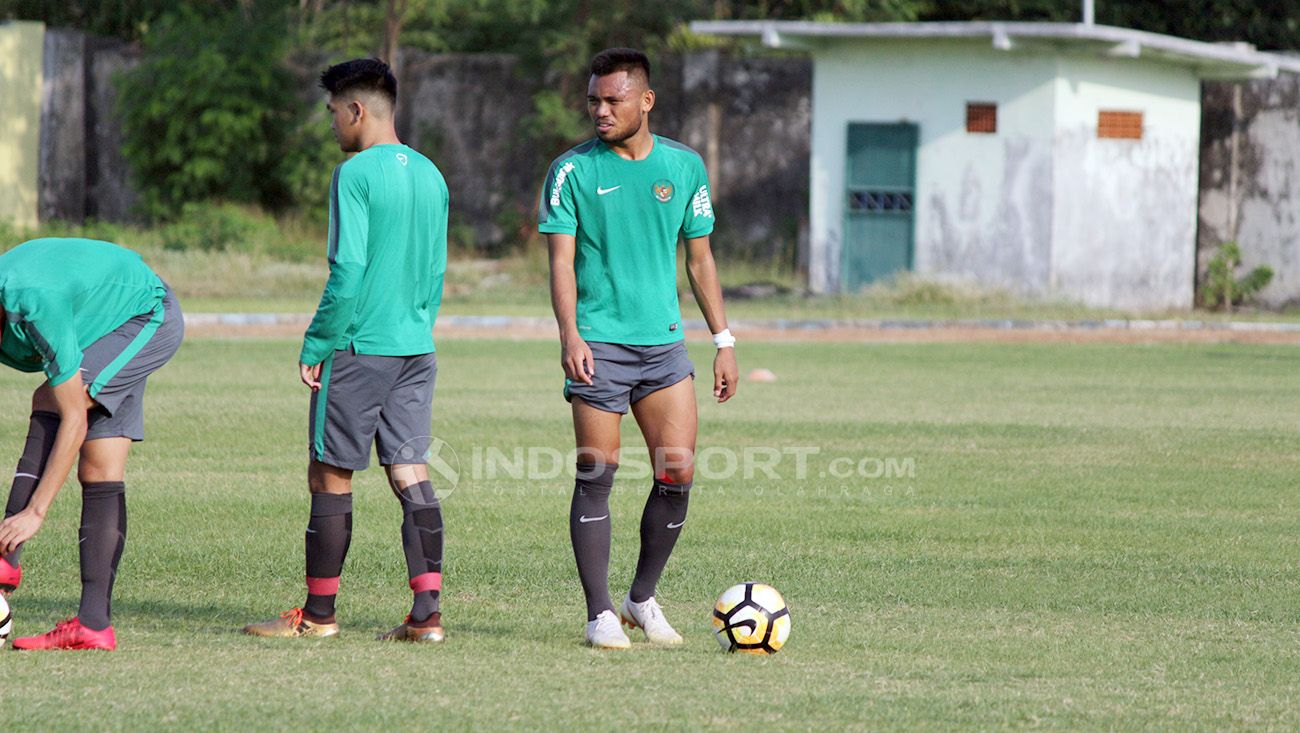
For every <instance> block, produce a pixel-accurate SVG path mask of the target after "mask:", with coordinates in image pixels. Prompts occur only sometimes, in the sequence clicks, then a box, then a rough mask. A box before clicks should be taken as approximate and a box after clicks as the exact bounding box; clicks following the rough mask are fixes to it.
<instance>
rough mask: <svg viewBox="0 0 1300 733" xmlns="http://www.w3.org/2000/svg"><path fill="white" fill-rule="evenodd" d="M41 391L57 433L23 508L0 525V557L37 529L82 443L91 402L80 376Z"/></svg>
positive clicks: (74, 374)
mask: <svg viewBox="0 0 1300 733" xmlns="http://www.w3.org/2000/svg"><path fill="white" fill-rule="evenodd" d="M42 389H47V390H48V391H49V394H50V396H51V398H52V399H53V401H54V408H55V411H56V412H58V413H59V430H58V432H57V433H56V434H55V437H54V447H53V449H52V450H51V451H50V457H49V460H48V461H47V462H46V464H45V471H44V472H43V473H42V474H41V480H40V482H39V483H38V484H37V485H36V491H35V493H33V494H32V498H31V501H29V502H28V504H27V508H26V509H24V510H22V511H21V512H18V513H17V514H15V515H13V516H12V517H9V518H8V519H6V520H4V522H3V523H0V555H3V554H5V553H8V552H11V551H13V550H14V549H15V548H17V547H18V545H20V544H22V543H24V542H26V541H27V540H30V539H31V538H32V537H34V536H35V535H36V533H37V532H38V531H39V530H40V528H41V525H42V524H43V523H44V522H45V515H46V513H47V512H49V510H50V505H52V504H53V503H54V497H56V496H58V494H59V489H61V488H62V487H63V482H64V481H66V480H67V478H68V474H69V473H71V472H72V464H73V461H75V460H76V458H77V453H78V452H80V451H81V445H82V443H84V442H85V440H86V423H87V419H86V411H87V410H89V409H90V408H91V407H92V406H93V405H94V403H93V402H91V400H90V397H88V396H87V395H86V386H85V384H84V383H83V382H82V381H81V373H80V372H77V371H74V372H73V373H72V376H71V377H69V378H67V379H65V380H64V381H62V382H60V383H59V384H57V385H54V386H52V387H42Z"/></svg>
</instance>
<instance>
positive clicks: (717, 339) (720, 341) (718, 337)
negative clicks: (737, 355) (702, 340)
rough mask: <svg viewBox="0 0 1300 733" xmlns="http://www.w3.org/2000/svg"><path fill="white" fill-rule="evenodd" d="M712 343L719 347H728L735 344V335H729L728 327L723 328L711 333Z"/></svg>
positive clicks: (732, 346)
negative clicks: (718, 331)
mask: <svg viewBox="0 0 1300 733" xmlns="http://www.w3.org/2000/svg"><path fill="white" fill-rule="evenodd" d="M713 345H714V346H716V347H718V348H719V349H730V348H734V347H735V346H736V337H735V336H732V335H731V329H730V328H724V329H722V331H721V332H720V333H715V334H713Z"/></svg>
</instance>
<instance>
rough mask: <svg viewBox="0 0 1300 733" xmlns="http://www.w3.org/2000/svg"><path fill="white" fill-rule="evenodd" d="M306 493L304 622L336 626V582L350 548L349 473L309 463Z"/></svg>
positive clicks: (350, 497)
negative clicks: (308, 499)
mask: <svg viewBox="0 0 1300 733" xmlns="http://www.w3.org/2000/svg"><path fill="white" fill-rule="evenodd" d="M307 490H308V491H310V492H311V515H310V517H309V518H308V520H307V531H306V533H305V535H304V538H303V546H304V550H305V558H306V570H307V600H306V601H305V602H304V603H303V604H302V612H303V619H304V620H306V621H308V622H310V623H313V624H323V625H328V624H333V623H335V619H334V610H335V608H334V604H335V600H336V599H337V597H338V592H339V579H340V578H341V577H342V575H343V562H344V561H345V560H346V559H347V555H348V548H349V547H350V546H351V545H352V470H351V469H348V468H340V467H338V466H331V465H329V464H328V463H322V462H320V461H312V462H310V463H309V464H308V465H307Z"/></svg>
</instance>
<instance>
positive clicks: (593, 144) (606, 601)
mask: <svg viewBox="0 0 1300 733" xmlns="http://www.w3.org/2000/svg"><path fill="white" fill-rule="evenodd" d="M654 103H655V93H654V91H653V90H652V89H651V88H650V62H649V60H648V59H647V58H646V56H645V54H642V53H641V52H639V51H635V50H632V49H626V48H614V49H609V50H606V51H602V52H601V53H599V54H597V55H596V57H595V58H594V59H592V62H591V78H590V81H589V83H588V86H587V110H588V112H589V113H590V115H591V119H592V122H593V123H594V124H595V128H596V137H595V138H594V139H592V140H589V141H587V142H585V143H583V144H581V145H579V146H577V147H575V148H573V149H572V150H570V151H568V152H567V153H565V154H564V155H561V156H560V157H559V158H557V159H556V160H555V162H554V163H552V164H551V169H550V174H549V175H548V176H547V178H546V186H545V188H544V189H543V190H542V200H541V206H540V211H539V225H538V229H539V230H540V231H541V232H542V233H543V234H545V235H546V238H547V242H548V245H549V249H550V261H551V301H552V306H553V307H554V309H555V318H556V321H557V322H558V323H559V327H560V344H561V349H562V352H563V353H562V357H561V363H562V365H563V367H564V374H565V377H566V381H565V396H566V397H567V398H568V399H569V401H570V402H571V403H572V410H573V427H574V434H575V438H576V440H577V445H578V465H577V479H576V482H575V486H574V492H573V501H572V504H571V505H570V509H569V534H570V537H571V539H572V541H573V552H574V556H575V558H576V560H577V564H578V577H579V579H580V580H581V582H582V589H583V593H584V594H585V595H586V600H587V629H586V635H587V641H588V643H590V644H591V645H592V646H595V647H598V648H605V649H622V648H626V647H628V646H629V645H630V643H629V640H628V637H627V635H626V634H625V633H624V632H623V629H622V627H621V625H620V623H619V622H620V620H621V621H622V623H625V624H627V625H628V626H629V627H633V628H641V629H642V630H643V631H644V632H645V635H646V638H647V639H649V641H650V642H652V643H655V644H678V643H681V640H682V638H681V636H680V635H678V633H677V632H676V631H675V630H674V629H673V627H672V626H671V625H670V624H669V623H668V622H667V621H666V620H665V619H664V615H663V611H662V609H661V608H660V606H659V604H658V603H657V602H656V601H655V597H654V596H655V586H656V584H657V583H658V581H659V576H660V574H661V573H662V572H663V569H664V566H665V565H666V564H667V562H668V556H669V555H670V554H671V553H672V549H673V545H674V544H675V543H676V542H677V536H678V535H679V534H680V533H681V529H682V525H684V524H685V523H686V504H687V496H688V494H689V492H690V489H691V484H692V481H693V480H694V456H695V435H696V411H695V389H694V386H693V384H692V378H693V377H694V374H695V372H694V367H693V366H692V364H691V361H690V359H689V358H687V355H686V347H685V344H684V343H683V341H682V339H683V334H682V322H681V309H680V306H679V305H678V302H677V242H678V236H679V235H680V236H682V237H684V238H685V239H686V272H687V274H688V276H689V278H690V282H691V289H692V291H693V292H694V293H695V299H696V301H697V302H698V303H699V304H700V310H701V312H702V313H703V314H704V320H705V321H706V322H707V323H708V325H709V329H710V330H711V331H712V332H713V334H714V337H713V340H714V344H715V345H716V346H717V347H718V352H717V356H716V357H715V359H714V362H713V395H714V397H716V398H717V400H718V402H726V401H727V400H729V399H731V397H732V396H733V395H735V393H736V386H737V385H736V383H737V367H736V356H735V349H734V346H735V339H734V338H732V336H731V331H730V330H729V329H728V328H727V317H726V314H725V313H724V310H723V305H722V289H721V287H719V285H718V274H717V270H716V268H715V266H714V263H713V255H712V252H711V250H710V248H709V234H710V233H711V232H712V231H713V223H714V217H713V204H712V201H711V200H710V196H709V181H708V176H707V174H706V172H705V170H704V163H703V161H702V160H701V159H700V156H699V155H698V154H697V153H696V152H695V151H694V150H691V149H690V148H688V147H686V146H685V145H682V144H681V143H678V142H674V141H672V140H669V139H667V138H665V137H660V136H658V135H654V134H652V133H651V132H650V126H649V114H650V110H651V109H653V108H654ZM629 407H630V408H631V410H632V414H633V416H634V417H635V418H636V421H637V425H639V426H640V428H641V433H642V435H643V436H644V437H645V441H646V445H647V447H648V448H649V450H650V459H651V463H652V465H653V467H654V484H653V486H652V488H651V491H650V497H649V499H648V500H647V501H646V505H645V510H644V512H643V513H642V514H641V553H640V556H639V559H638V560H637V566H636V575H635V577H634V578H633V579H632V586H631V589H630V591H629V592H628V595H627V597H625V598H624V599H623V602H622V604H621V606H620V607H619V609H618V611H617V612H615V610H614V604H613V602H612V600H611V599H610V595H609V578H608V575H609V549H610V514H609V493H610V489H611V487H612V485H613V481H614V472H615V470H616V469H617V468H618V461H619V458H618V452H619V423H620V421H621V419H622V416H623V415H624V414H625V413H626V412H627V411H628V409H629Z"/></svg>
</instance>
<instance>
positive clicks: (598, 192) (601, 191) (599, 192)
mask: <svg viewBox="0 0 1300 733" xmlns="http://www.w3.org/2000/svg"><path fill="white" fill-rule="evenodd" d="M622 187H623V186H622V184H619V185H617V186H615V187H613V188H600V187H599V186H597V187H596V195H597V196H604V195H605V194H607V193H610V192H611V191H617V190H619V189H620V188H622Z"/></svg>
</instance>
